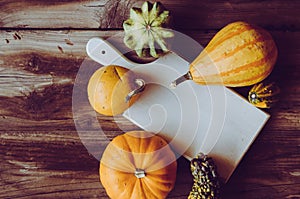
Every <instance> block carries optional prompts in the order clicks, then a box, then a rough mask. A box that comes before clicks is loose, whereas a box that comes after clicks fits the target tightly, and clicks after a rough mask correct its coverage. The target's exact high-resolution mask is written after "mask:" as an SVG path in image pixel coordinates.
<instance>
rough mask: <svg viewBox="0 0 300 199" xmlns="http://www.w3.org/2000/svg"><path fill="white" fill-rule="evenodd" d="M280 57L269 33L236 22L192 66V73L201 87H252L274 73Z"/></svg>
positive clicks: (215, 39)
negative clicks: (206, 85) (202, 85)
mask: <svg viewBox="0 0 300 199" xmlns="http://www.w3.org/2000/svg"><path fill="white" fill-rule="evenodd" d="M277 54H278V50H277V47H276V44H275V42H274V40H273V38H272V36H271V35H270V34H269V33H268V32H267V31H265V30H264V29H262V28H259V27H256V26H253V25H250V24H248V23H245V22H234V23H231V24H229V25H227V26H225V27H224V28H223V29H221V30H220V31H219V32H218V33H217V34H216V35H215V36H214V37H213V39H212V40H211V41H210V42H209V44H208V45H207V46H206V47H205V48H204V49H203V51H202V52H201V53H200V55H199V56H198V57H197V58H196V59H195V60H194V61H193V62H192V63H191V64H190V74H191V76H192V78H193V80H194V81H195V82H196V83H199V84H223V85H225V86H229V87H238V86H249V85H252V84H255V83H257V82H260V81H262V80H263V79H265V78H266V77H267V76H268V75H269V74H270V73H271V71H272V69H273V66H274V65H275V62H276V60H277Z"/></svg>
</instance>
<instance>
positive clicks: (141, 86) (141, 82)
mask: <svg viewBox="0 0 300 199" xmlns="http://www.w3.org/2000/svg"><path fill="white" fill-rule="evenodd" d="M135 83H136V84H137V85H138V87H137V88H136V89H134V90H132V91H131V92H130V93H128V95H127V96H126V97H125V102H126V103H127V102H129V100H130V99H131V98H132V97H133V96H135V95H136V94H138V93H140V92H142V91H143V90H144V89H145V85H146V83H145V81H144V80H142V79H136V80H135Z"/></svg>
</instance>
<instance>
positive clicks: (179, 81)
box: [170, 71, 193, 88]
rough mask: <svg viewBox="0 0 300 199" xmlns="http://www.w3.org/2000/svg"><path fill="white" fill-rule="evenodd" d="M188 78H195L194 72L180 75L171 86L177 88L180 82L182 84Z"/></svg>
mask: <svg viewBox="0 0 300 199" xmlns="http://www.w3.org/2000/svg"><path fill="white" fill-rule="evenodd" d="M186 80H193V77H192V74H191V73H190V71H189V72H187V73H186V74H184V75H182V76H181V77H178V78H177V79H176V80H175V81H173V82H172V83H171V85H170V87H171V88H176V86H177V85H178V84H181V83H182V82H184V81H186Z"/></svg>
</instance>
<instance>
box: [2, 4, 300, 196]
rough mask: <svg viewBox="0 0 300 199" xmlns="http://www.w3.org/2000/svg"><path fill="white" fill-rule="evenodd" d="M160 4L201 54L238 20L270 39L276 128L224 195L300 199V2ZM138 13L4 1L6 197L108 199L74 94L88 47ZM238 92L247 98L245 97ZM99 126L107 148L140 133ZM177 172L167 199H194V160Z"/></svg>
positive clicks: (113, 124)
mask: <svg viewBox="0 0 300 199" xmlns="http://www.w3.org/2000/svg"><path fill="white" fill-rule="evenodd" d="M161 2H162V3H163V4H164V5H165V7H166V8H168V9H169V10H170V11H171V12H172V14H173V18H174V28H175V29H176V30H179V31H181V32H183V33H185V34H187V35H189V36H191V37H192V38H194V39H195V40H196V41H198V42H199V43H201V44H202V45H204V46H205V45H206V44H207V42H208V41H209V40H210V39H211V38H212V36H213V35H214V34H215V33H216V32H217V31H218V30H219V29H220V28H222V27H223V26H225V25H226V24H228V23H229V22H233V21H237V20H245V21H248V22H250V23H255V24H257V25H259V26H262V27H263V28H265V29H267V30H269V31H270V33H271V34H272V35H273V37H274V39H275V41H276V43H277V45H278V48H279V59H278V62H277V64H276V66H275V70H274V72H273V73H272V75H271V76H270V77H269V79H270V80H274V81H276V82H277V83H278V85H279V86H280V88H281V91H282V92H281V98H280V102H279V103H278V104H277V105H276V107H274V108H273V109H271V110H269V111H268V112H269V113H270V114H271V115H272V117H271V119H270V121H269V122H268V123H267V125H266V126H265V128H264V129H263V130H262V132H261V133H260V135H259V136H258V138H257V139H256V140H255V142H254V143H253V145H252V146H251V148H250V150H249V151H248V152H247V154H246V155H245V157H244V158H243V160H242V162H241V163H240V165H239V166H238V168H237V169H236V171H235V172H234V174H233V176H232V177H231V179H230V180H229V182H228V183H227V184H226V185H224V187H223V190H222V196H223V198H225V199H229V198H231V199H233V198H246V199H248V198H249V199H262V198H263V199H264V198H265V199H267V198H273V199H282V198H289V199H291V198H300V153H299V152H300V136H299V133H300V87H299V86H300V78H299V73H300V69H299V65H300V45H299V44H300V41H299V38H300V15H299V13H300V2H299V1H295V0H286V1H280V0H265V1H238V0H231V1H219V0H215V1H209V0H203V1H194V0H186V1H180V0H176V1H174V0H162V1H161ZM133 5H140V2H137V1H134V0H116V1H113V0H98V1H97V0H95V1H92V0H89V1H88V0H80V1H75V0H74V1H72V0H53V1H42V0H27V1H16V0H1V1H0V8H1V10H0V57H1V59H0V85H1V87H0V132H1V134H0V157H1V162H0V187H1V190H0V198H107V195H106V193H105V190H104V189H103V187H102V185H101V183H100V182H99V174H98V166H99V162H98V161H97V160H96V159H95V158H94V157H92V156H91V155H90V154H89V153H88V151H87V150H86V149H85V147H84V146H83V144H82V143H81V141H80V139H79V136H78V134H77V131H76V128H75V125H74V120H73V114H72V89H73V85H74V82H75V77H76V74H77V72H78V69H79V67H80V66H81V65H82V63H83V62H84V61H88V62H90V64H91V65H95V63H93V62H92V61H91V60H88V59H87V55H86V52H85V45H86V42H87V41H88V40H89V39H90V38H92V37H104V38H107V37H110V36H113V35H115V34H117V33H120V32H121V31H122V21H123V20H124V19H126V18H127V17H128V14H129V12H128V11H129V8H130V7H131V6H133ZM116 43H118V42H116ZM119 45H120V46H119V47H120V48H123V47H124V46H122V43H121V42H119ZM131 58H133V57H131ZM235 90H236V91H237V92H239V93H240V94H242V95H244V96H246V93H247V90H248V88H240V89H235ZM97 119H98V121H99V122H100V123H101V126H102V128H103V130H104V132H105V134H106V137H108V138H109V139H112V138H113V137H114V136H116V135H118V134H120V133H122V131H121V130H120V128H119V127H120V125H121V126H122V129H125V130H131V129H135V128H136V127H135V126H134V125H132V124H130V123H129V122H128V121H126V120H125V119H124V118H122V117H117V118H113V119H112V118H110V117H103V116H100V115H98V116H97ZM85 122H88V121H85ZM93 139H96V140H97V139H98V140H101V139H103V138H101V137H99V138H96V137H94V138H93ZM178 165H179V168H178V172H177V175H178V177H177V181H176V186H175V189H174V190H173V191H172V192H171V193H170V195H169V198H187V195H188V193H189V190H190V188H191V185H192V177H191V175H190V173H189V163H188V161H187V160H185V159H184V158H180V159H179V160H178Z"/></svg>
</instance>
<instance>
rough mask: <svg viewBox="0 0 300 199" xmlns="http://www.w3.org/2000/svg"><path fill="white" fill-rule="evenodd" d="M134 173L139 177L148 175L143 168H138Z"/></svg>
mask: <svg viewBox="0 0 300 199" xmlns="http://www.w3.org/2000/svg"><path fill="white" fill-rule="evenodd" d="M134 175H135V177H137V178H143V177H145V176H146V172H145V171H144V170H143V169H136V170H135V172H134Z"/></svg>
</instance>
